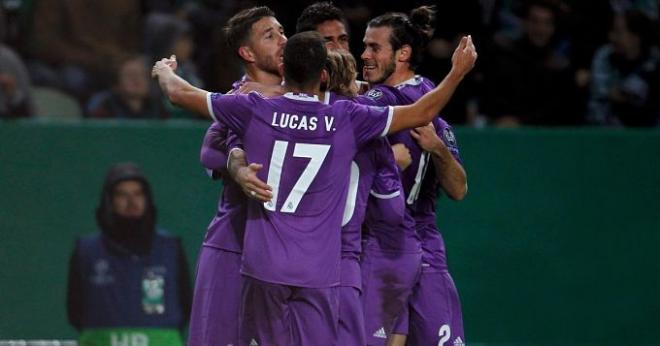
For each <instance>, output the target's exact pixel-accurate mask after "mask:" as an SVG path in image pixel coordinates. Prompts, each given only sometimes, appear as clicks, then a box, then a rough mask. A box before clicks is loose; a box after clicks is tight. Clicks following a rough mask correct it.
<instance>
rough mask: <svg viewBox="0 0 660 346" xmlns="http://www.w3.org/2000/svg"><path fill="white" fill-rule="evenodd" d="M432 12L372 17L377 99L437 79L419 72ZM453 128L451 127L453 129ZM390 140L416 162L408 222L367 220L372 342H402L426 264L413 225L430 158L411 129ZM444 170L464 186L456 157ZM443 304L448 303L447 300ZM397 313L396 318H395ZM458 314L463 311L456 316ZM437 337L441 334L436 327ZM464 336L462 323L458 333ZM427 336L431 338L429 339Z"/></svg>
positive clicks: (409, 93) (368, 36) (370, 70)
mask: <svg viewBox="0 0 660 346" xmlns="http://www.w3.org/2000/svg"><path fill="white" fill-rule="evenodd" d="M433 17H434V9H433V8H432V7H427V6H422V7H419V8H417V9H414V10H413V11H412V12H411V15H410V17H408V16H406V15H405V14H403V13H388V14H385V15H382V16H379V17H377V18H374V19H372V20H371V21H370V22H369V24H368V27H367V30H366V32H365V37H364V43H365V50H364V52H363V54H362V59H363V61H364V70H363V76H364V79H365V80H366V81H368V82H369V83H372V84H380V85H378V86H376V87H374V88H373V89H372V90H370V91H369V92H368V93H367V94H366V97H368V98H370V99H371V100H372V101H373V102H374V104H381V105H384V104H395V105H396V104H399V105H401V104H410V103H413V102H414V101H416V100H418V99H420V98H421V97H423V95H425V94H426V93H427V92H429V91H430V90H432V89H433V83H432V82H431V81H429V80H428V79H426V78H423V77H421V76H418V75H415V68H416V67H417V65H418V64H419V63H420V62H421V58H422V53H423V48H424V46H425V44H426V42H428V40H429V38H430V36H431V32H432V31H431V23H432V21H433ZM434 122H435V123H437V126H436V128H443V127H442V125H441V124H440V123H441V120H440V119H435V120H434ZM449 131H450V130H449ZM389 138H390V141H391V142H392V143H403V144H405V145H406V147H407V148H408V149H409V150H410V153H411V156H412V160H413V163H412V164H411V166H410V167H409V168H408V169H406V170H404V171H403V172H402V174H401V179H402V183H403V187H404V191H405V197H406V205H407V208H406V217H405V219H404V220H405V222H404V224H403V225H402V227H400V229H399V231H398V232H396V230H390V229H387V228H384V227H382V225H380V224H378V223H375V222H369V218H367V222H366V225H367V227H368V229H369V232H368V237H367V241H366V246H365V255H364V259H363V277H364V283H363V289H364V292H365V299H364V301H365V314H366V317H365V323H366V325H367V333H368V334H367V335H368V337H369V340H368V344H370V345H383V344H385V342H386V341H387V339H390V341H389V342H390V344H394V345H403V343H405V339H406V337H405V335H406V334H408V323H407V318H406V317H405V316H407V315H406V314H407V313H408V300H409V298H410V297H411V296H412V295H413V290H414V289H415V286H416V285H417V284H418V282H419V277H420V275H423V274H424V272H425V271H424V270H423V269H422V268H425V265H424V264H422V258H423V257H424V255H423V248H424V247H425V245H424V243H423V242H424V241H425V239H422V238H420V234H419V233H418V232H417V231H416V230H415V228H416V226H415V224H416V220H415V217H416V203H417V199H418V197H419V194H420V191H421V186H422V182H423V177H424V175H425V173H426V170H427V166H428V163H429V153H428V152H425V151H424V150H423V148H422V147H420V146H419V145H418V144H417V143H416V141H415V139H414V138H413V137H412V135H411V132H410V131H401V132H399V133H395V134H394V135H390V136H389ZM443 167H444V168H445V169H447V170H446V171H444V172H443V175H450V174H453V175H457V176H462V179H460V177H459V178H457V179H452V180H451V181H452V182H453V183H455V184H456V185H452V186H448V187H447V188H448V189H450V190H452V191H453V190H460V189H462V188H465V187H466V184H465V172H464V171H463V169H462V167H461V166H460V164H458V162H456V161H447V164H446V165H445V166H443ZM442 308H448V307H446V306H444V307H442ZM397 316H400V317H399V318H398V322H397V320H396V319H397ZM458 318H460V316H458ZM440 326H441V325H439V326H438V327H437V329H436V334H435V337H434V338H433V339H436V343H435V344H437V339H438V330H439V328H440ZM458 334H460V335H461V338H462V339H464V336H462V328H461V330H460V331H456V332H455V333H454V336H455V337H456V336H459V335H458ZM433 339H429V340H424V342H425V343H427V342H428V343H429V344H432V342H431V340H433Z"/></svg>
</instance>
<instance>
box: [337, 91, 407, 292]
mask: <svg viewBox="0 0 660 346" xmlns="http://www.w3.org/2000/svg"><path fill="white" fill-rule="evenodd" d="M339 100H349V98H348V97H345V96H341V95H337V94H335V93H333V92H326V93H325V99H324V102H325V103H326V104H333V103H334V102H336V101H339ZM370 193H372V194H375V195H377V196H379V197H380V198H381V199H383V200H386V201H383V202H382V203H383V204H387V207H388V209H389V210H390V211H392V212H391V213H389V215H390V216H392V218H394V221H392V222H393V223H395V224H398V222H399V219H396V216H397V215H398V216H399V217H400V218H401V217H403V215H402V214H403V208H404V206H403V200H402V197H401V184H400V182H399V176H398V168H397V166H396V162H394V155H393V153H392V149H391V147H390V145H389V142H388V141H387V139H386V138H377V139H374V140H372V141H371V142H369V143H368V144H367V145H365V146H364V147H363V148H361V149H360V151H359V152H358V153H357V155H355V158H354V160H353V163H352V164H351V180H350V183H349V192H348V196H347V200H346V209H345V211H344V219H343V223H342V225H343V228H342V233H341V252H342V269H341V270H342V272H341V285H342V286H352V287H355V288H358V289H361V287H362V284H361V283H362V276H361V274H360V264H359V260H360V255H361V253H362V223H363V221H364V218H365V211H366V208H367V201H368V200H369V194H370Z"/></svg>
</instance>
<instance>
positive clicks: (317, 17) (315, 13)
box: [296, 1, 348, 32]
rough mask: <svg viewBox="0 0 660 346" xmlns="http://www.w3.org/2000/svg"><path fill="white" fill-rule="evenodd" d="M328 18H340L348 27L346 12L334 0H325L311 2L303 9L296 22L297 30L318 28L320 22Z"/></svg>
mask: <svg viewBox="0 0 660 346" xmlns="http://www.w3.org/2000/svg"><path fill="white" fill-rule="evenodd" d="M327 20H338V21H340V22H342V23H344V26H345V27H347V28H348V25H347V23H346V18H345V17H344V13H343V12H342V11H341V10H340V9H339V8H337V7H336V6H335V5H333V4H332V2H330V1H323V2H317V3H314V4H311V5H309V6H307V7H306V8H305V9H304V10H303V11H302V13H301V14H300V17H298V21H297V22H296V32H303V31H313V30H316V27H317V26H318V25H319V24H321V23H323V22H325V21H327Z"/></svg>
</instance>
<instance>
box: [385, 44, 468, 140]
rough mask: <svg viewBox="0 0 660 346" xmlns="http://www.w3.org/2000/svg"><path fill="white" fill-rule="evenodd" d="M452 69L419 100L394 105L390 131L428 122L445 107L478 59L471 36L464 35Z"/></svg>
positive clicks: (453, 59)
mask: <svg viewBox="0 0 660 346" xmlns="http://www.w3.org/2000/svg"><path fill="white" fill-rule="evenodd" d="M451 60H452V67H451V71H449V73H448V74H447V76H446V77H445V79H443V80H442V82H441V83H440V84H438V86H437V87H435V89H433V90H431V91H429V92H428V93H427V94H426V95H424V96H423V97H422V98H420V99H419V100H417V102H415V103H413V104H411V105H406V106H396V107H394V114H393V117H392V124H391V125H390V128H389V133H395V132H398V131H401V130H404V129H411V128H415V127H420V126H424V125H426V124H428V123H429V122H431V120H433V118H434V117H435V116H436V115H437V114H438V113H439V112H440V110H442V108H444V107H445V105H446V104H447V103H448V102H449V100H450V99H451V96H452V95H453V94H454V91H455V90H456V87H458V85H459V84H460V83H461V81H462V80H463V78H464V77H465V75H466V74H468V72H470V70H472V68H473V67H474V63H475V61H476V60H477V51H476V49H475V48H474V44H473V43H472V37H471V36H464V37H463V38H462V39H461V42H460V44H459V45H458V47H457V48H456V50H455V51H454V55H453V56H452V58H451Z"/></svg>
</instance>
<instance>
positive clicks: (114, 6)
mask: <svg viewBox="0 0 660 346" xmlns="http://www.w3.org/2000/svg"><path fill="white" fill-rule="evenodd" d="M32 23H33V28H32V41H31V42H30V46H31V47H30V50H31V54H32V57H33V58H35V59H37V61H34V62H33V63H32V64H31V65H30V70H31V71H30V72H31V73H32V78H33V81H34V83H35V84H37V85H45V86H51V87H56V88H60V89H63V90H65V91H67V92H69V93H71V94H73V95H74V96H76V97H77V98H78V99H79V100H81V101H85V100H86V99H87V97H89V95H91V94H92V93H93V92H95V91H98V90H102V89H104V88H107V87H108V86H109V85H110V81H111V77H112V76H111V75H110V74H109V73H108V72H109V71H115V69H116V68H117V66H119V64H120V63H121V62H122V61H123V60H124V59H125V58H126V56H128V55H131V54H135V53H137V52H139V48H140V44H141V42H140V39H141V37H142V35H141V33H142V24H143V23H142V16H141V12H140V1H136V0H94V1H89V0H70V1H60V0H40V1H37V2H36V3H35V5H34V16H33V19H32Z"/></svg>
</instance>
